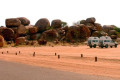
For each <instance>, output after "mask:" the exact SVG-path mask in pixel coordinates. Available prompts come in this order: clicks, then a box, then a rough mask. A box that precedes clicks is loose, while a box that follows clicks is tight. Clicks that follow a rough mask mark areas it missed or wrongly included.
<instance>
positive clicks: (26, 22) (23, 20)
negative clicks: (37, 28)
mask: <svg viewBox="0 0 120 80" xmlns="http://www.w3.org/2000/svg"><path fill="white" fill-rule="evenodd" d="M17 19H19V20H20V21H21V24H22V25H24V26H27V25H29V24H30V20H28V19H27V18H25V17H19V18H17Z"/></svg>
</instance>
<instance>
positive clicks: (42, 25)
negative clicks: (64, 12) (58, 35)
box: [35, 18, 50, 33]
mask: <svg viewBox="0 0 120 80" xmlns="http://www.w3.org/2000/svg"><path fill="white" fill-rule="evenodd" d="M35 26H36V27H38V31H39V32H40V33H42V32H44V31H45V30H47V28H49V27H50V22H49V20H48V19H47V18H42V19H39V20H38V21H37V22H36V24H35Z"/></svg>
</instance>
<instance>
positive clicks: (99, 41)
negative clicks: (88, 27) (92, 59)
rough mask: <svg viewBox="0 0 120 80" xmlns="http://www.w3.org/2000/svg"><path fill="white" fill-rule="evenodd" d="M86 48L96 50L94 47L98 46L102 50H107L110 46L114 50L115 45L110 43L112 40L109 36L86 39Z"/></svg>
mask: <svg viewBox="0 0 120 80" xmlns="http://www.w3.org/2000/svg"><path fill="white" fill-rule="evenodd" d="M88 46H89V47H90V48H92V47H94V48H96V46H99V47H101V48H103V47H106V48H108V47H109V46H110V47H111V48H112V47H113V46H115V48H116V47H117V43H116V42H114V41H112V39H111V38H110V37H109V36H102V37H100V38H98V37H89V38H88Z"/></svg>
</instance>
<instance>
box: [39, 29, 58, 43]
mask: <svg viewBox="0 0 120 80" xmlns="http://www.w3.org/2000/svg"><path fill="white" fill-rule="evenodd" d="M58 37H59V35H58V32H57V31H56V30H55V29H50V30H47V31H44V32H43V33H42V35H41V39H44V40H50V41H52V40H55V39H57V38H58Z"/></svg>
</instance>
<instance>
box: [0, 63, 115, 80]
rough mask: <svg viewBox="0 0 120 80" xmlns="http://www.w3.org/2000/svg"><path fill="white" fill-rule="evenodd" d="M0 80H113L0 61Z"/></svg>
mask: <svg viewBox="0 0 120 80" xmlns="http://www.w3.org/2000/svg"><path fill="white" fill-rule="evenodd" d="M0 80H115V79H112V78H108V77H101V76H92V75H83V74H76V73H73V72H65V71H58V70H54V69H48V68H42V67H34V66H28V65H24V64H18V63H12V62H6V61H0Z"/></svg>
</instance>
